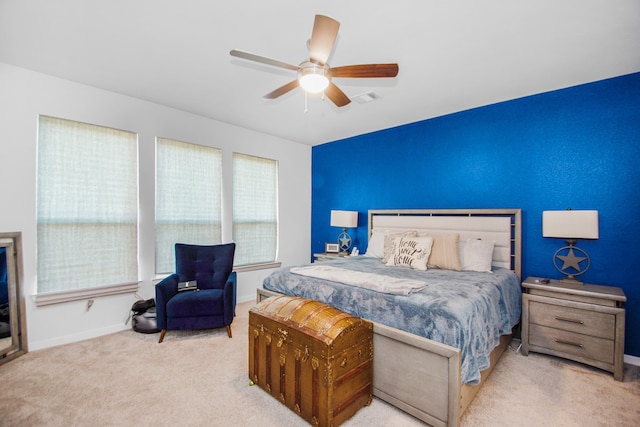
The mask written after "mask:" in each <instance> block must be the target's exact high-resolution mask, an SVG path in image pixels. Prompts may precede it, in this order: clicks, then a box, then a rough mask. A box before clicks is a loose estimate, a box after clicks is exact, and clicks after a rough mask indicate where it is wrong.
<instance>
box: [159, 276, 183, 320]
mask: <svg viewBox="0 0 640 427" xmlns="http://www.w3.org/2000/svg"><path fill="white" fill-rule="evenodd" d="M179 280H180V276H178V275H177V274H172V275H170V276H167V277H165V278H164V279H163V280H162V281H161V282H160V283H158V284H157V285H156V321H157V323H158V329H166V328H167V311H166V306H167V302H168V301H169V300H170V299H171V298H172V297H173V296H174V295H175V294H177V293H178V281H179Z"/></svg>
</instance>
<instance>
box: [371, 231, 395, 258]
mask: <svg viewBox="0 0 640 427" xmlns="http://www.w3.org/2000/svg"><path fill="white" fill-rule="evenodd" d="M388 233H389V231H388V230H373V231H372V232H371V237H370V238H369V244H368V245H367V252H366V253H365V255H366V256H371V257H375V258H382V257H383V255H384V236H386V235H387V234H388Z"/></svg>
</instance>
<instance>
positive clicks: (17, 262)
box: [0, 232, 27, 364]
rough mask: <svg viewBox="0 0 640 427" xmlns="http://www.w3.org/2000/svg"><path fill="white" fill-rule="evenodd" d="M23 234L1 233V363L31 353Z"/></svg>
mask: <svg viewBox="0 0 640 427" xmlns="http://www.w3.org/2000/svg"><path fill="white" fill-rule="evenodd" d="M25 319H26V316H25V309H24V293H23V289H22V235H21V233H19V232H18V233H0V364H1V363H4V362H8V361H9V360H11V359H14V358H16V357H18V356H20V355H21V354H23V353H26V352H27V328H26V321H25Z"/></svg>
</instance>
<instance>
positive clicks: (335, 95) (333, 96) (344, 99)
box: [324, 82, 351, 107]
mask: <svg viewBox="0 0 640 427" xmlns="http://www.w3.org/2000/svg"><path fill="white" fill-rule="evenodd" d="M324 94H325V95H326V96H327V98H329V99H330V100H331V101H332V102H333V103H334V104H336V106H338V107H344V106H345V105H347V104H348V103H350V102H351V100H350V99H349V97H348V96H347V95H345V94H344V92H343V91H342V90H340V88H339V87H338V86H336V85H335V84H334V83H333V82H329V86H327V88H326V89H325V90H324Z"/></svg>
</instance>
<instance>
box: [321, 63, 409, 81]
mask: <svg viewBox="0 0 640 427" xmlns="http://www.w3.org/2000/svg"><path fill="white" fill-rule="evenodd" d="M329 72H330V73H331V77H358V78H367V77H395V76H397V75H398V64H366V65H345V66H344V67H334V68H331V69H330V70H329Z"/></svg>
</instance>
